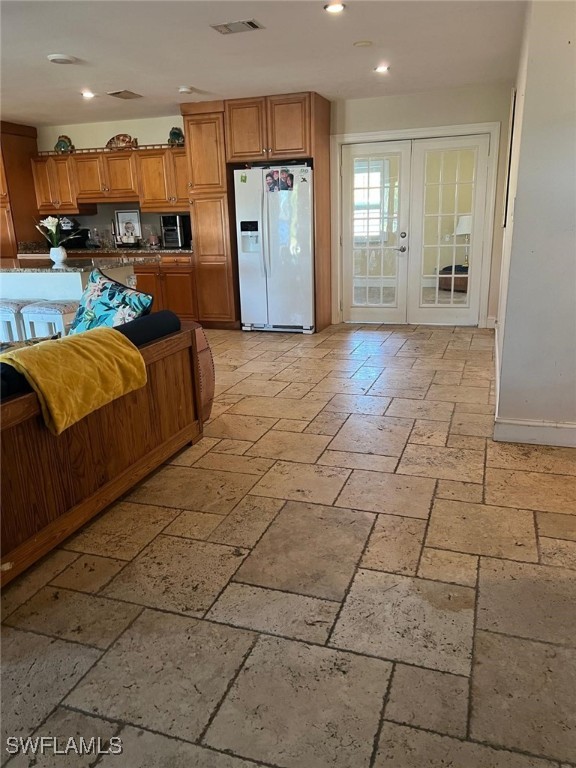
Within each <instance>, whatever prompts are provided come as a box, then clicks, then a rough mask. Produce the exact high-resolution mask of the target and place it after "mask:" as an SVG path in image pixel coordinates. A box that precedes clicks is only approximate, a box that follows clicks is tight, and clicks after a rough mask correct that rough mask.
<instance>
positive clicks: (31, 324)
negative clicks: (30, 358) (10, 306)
mask: <svg viewBox="0 0 576 768" xmlns="http://www.w3.org/2000/svg"><path fill="white" fill-rule="evenodd" d="M78 304H79V302H77V301H71V300H63V301H35V302H33V303H32V304H27V305H26V306H25V307H23V308H22V310H21V312H22V317H23V319H24V329H25V333H26V338H28V339H34V338H36V337H37V336H51V335H53V334H55V333H58V332H60V333H61V334H62V336H65V335H66V333H67V332H68V327H69V326H70V324H71V323H72V321H73V320H74V316H75V315H76V312H77V310H78Z"/></svg>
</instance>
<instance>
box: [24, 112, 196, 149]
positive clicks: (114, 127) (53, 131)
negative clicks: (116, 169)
mask: <svg viewBox="0 0 576 768" xmlns="http://www.w3.org/2000/svg"><path fill="white" fill-rule="evenodd" d="M174 126H177V127H178V128H183V126H184V123H183V120H182V115H172V116H171V117H149V118H145V119H140V120H114V121H113V122H109V123H84V124H82V125H50V126H45V127H43V128H38V150H39V151H40V152H49V151H50V150H53V149H54V145H55V144H56V142H57V141H58V136H60V135H61V134H64V136H69V137H70V139H71V140H72V144H74V146H75V147H76V149H94V148H101V147H105V146H106V143H107V141H108V140H109V139H111V138H112V137H113V136H116V135H117V134H118V133H127V134H128V135H129V136H132V138H136V139H138V144H166V143H167V141H168V136H169V134H170V129H171V128H173V127H174Z"/></svg>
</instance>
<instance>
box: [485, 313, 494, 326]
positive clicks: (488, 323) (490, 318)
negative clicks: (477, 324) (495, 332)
mask: <svg viewBox="0 0 576 768" xmlns="http://www.w3.org/2000/svg"><path fill="white" fill-rule="evenodd" d="M486 328H496V318H495V317H494V316H493V315H488V317H487V318H486Z"/></svg>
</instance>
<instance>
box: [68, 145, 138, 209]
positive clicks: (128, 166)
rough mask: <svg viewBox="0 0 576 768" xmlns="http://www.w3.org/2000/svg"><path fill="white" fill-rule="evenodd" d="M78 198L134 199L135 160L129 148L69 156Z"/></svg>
mask: <svg viewBox="0 0 576 768" xmlns="http://www.w3.org/2000/svg"><path fill="white" fill-rule="evenodd" d="M72 162H73V165H74V171H75V177H76V188H77V198H78V200H79V201H82V200H86V201H91V202H95V203H97V202H104V201H106V200H136V199H137V198H138V181H137V178H136V161H135V159H134V153H133V152H132V151H131V150H124V151H120V152H95V153H86V154H77V155H74V156H73V157H72Z"/></svg>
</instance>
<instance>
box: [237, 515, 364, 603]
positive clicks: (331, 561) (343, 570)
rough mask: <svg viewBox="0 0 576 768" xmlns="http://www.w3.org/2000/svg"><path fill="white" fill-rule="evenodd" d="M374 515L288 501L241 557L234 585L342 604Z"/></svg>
mask: <svg viewBox="0 0 576 768" xmlns="http://www.w3.org/2000/svg"><path fill="white" fill-rule="evenodd" d="M373 519H374V518H373V516H372V515H370V514H368V513H366V512H353V511H352V510H349V509H333V508H332V507H325V506H319V505H316V504H301V503H295V502H290V503H288V504H286V506H285V507H284V509H283V510H282V511H281V512H280V513H279V514H278V516H277V517H276V519H275V520H274V522H273V523H272V525H271V526H270V527H269V528H268V530H267V531H266V533H265V534H264V536H263V537H262V538H261V539H260V541H259V542H258V544H257V545H256V547H255V548H254V549H253V550H252V553H251V554H250V555H249V556H248V557H247V558H246V561H245V562H244V563H243V564H242V566H241V567H240V569H239V570H238V572H237V573H236V576H235V580H237V581H241V582H245V583H248V584H254V585H256V586H261V587H270V588H271V589H285V590H287V591H289V592H296V593H298V594H302V595H309V596H311V597H321V598H325V599H327V600H342V598H343V597H344V593H345V591H346V588H347V587H348V585H349V583H350V580H351V579H352V576H353V574H354V568H355V567H356V564H357V563H358V560H359V559H360V556H361V554H362V549H363V547H364V544H365V543H366V539H367V538H368V535H369V533H370V529H371V527H372V523H373Z"/></svg>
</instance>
